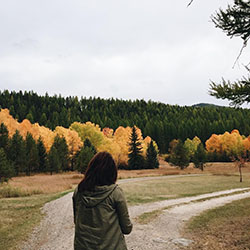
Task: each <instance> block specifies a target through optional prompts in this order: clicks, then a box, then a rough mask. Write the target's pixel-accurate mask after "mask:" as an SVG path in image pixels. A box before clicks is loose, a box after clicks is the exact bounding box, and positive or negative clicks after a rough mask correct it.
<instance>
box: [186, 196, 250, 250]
mask: <svg viewBox="0 0 250 250" xmlns="http://www.w3.org/2000/svg"><path fill="white" fill-rule="evenodd" d="M186 234H188V237H192V238H193V239H194V241H195V243H194V244H193V245H192V246H191V247H190V249H203V248H204V246H205V245H209V246H210V247H211V249H233V250H234V249H235V250H236V249H250V237H249V235H250V199H249V198H247V199H242V200H238V201H234V202H232V203H230V204H227V205H225V206H223V207H218V208H215V209H212V210H208V211H206V212H203V213H202V214H201V215H199V216H197V217H194V218H193V219H191V220H190V222H189V223H188V224H187V226H186ZM201 235H203V237H200V236H201ZM209 249H210V248H209Z"/></svg>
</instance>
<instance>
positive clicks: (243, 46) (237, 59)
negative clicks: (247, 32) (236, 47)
mask: <svg viewBox="0 0 250 250" xmlns="http://www.w3.org/2000/svg"><path fill="white" fill-rule="evenodd" d="M248 39H249V38H247V39H246V40H245V41H244V43H243V45H242V47H241V49H240V53H239V55H238V56H237V58H236V60H235V62H234V64H233V69H234V67H235V65H236V63H237V62H238V61H239V59H240V57H241V55H242V52H243V50H244V48H245V47H246V46H247V41H248ZM247 69H248V68H247Z"/></svg>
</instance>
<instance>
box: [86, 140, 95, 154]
mask: <svg viewBox="0 0 250 250" xmlns="http://www.w3.org/2000/svg"><path fill="white" fill-rule="evenodd" d="M84 147H89V148H91V150H92V151H93V153H94V154H96V153H97V151H96V148H95V147H94V145H93V144H92V143H91V141H90V140H89V139H88V138H87V139H85V141H84Z"/></svg>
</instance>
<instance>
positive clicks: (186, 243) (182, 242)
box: [172, 238, 193, 247]
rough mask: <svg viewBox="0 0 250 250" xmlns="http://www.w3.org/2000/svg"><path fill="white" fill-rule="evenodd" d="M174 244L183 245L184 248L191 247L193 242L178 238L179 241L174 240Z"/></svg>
mask: <svg viewBox="0 0 250 250" xmlns="http://www.w3.org/2000/svg"><path fill="white" fill-rule="evenodd" d="M172 242H173V243H174V244H178V245H182V246H184V247H187V246H189V245H190V244H191V243H192V242H193V241H192V240H188V239H185V238H177V239H173V240H172Z"/></svg>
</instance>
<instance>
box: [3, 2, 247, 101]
mask: <svg viewBox="0 0 250 250" xmlns="http://www.w3.org/2000/svg"><path fill="white" fill-rule="evenodd" d="M0 1H1V5H0V6H1V7H0V31H1V35H0V38H1V39H0V90H4V89H8V90H15V91H19V90H33V91H35V92H38V93H39V94H44V93H45V92H48V93H49V95H54V94H62V95H63V96H69V95H71V96H72V95H73V96H75V95H77V96H79V97H80V96H86V97H90V96H96V97H102V98H111V97H114V98H119V99H132V100H134V99H144V100H149V99H151V100H153V101H158V102H164V103H167V104H178V105H192V104H195V103H200V102H208V103H215V104H220V105H228V102H227V101H221V100H217V99H215V98H214V97H211V96H209V94H208V89H209V82H210V80H214V81H216V82H220V80H221V78H222V77H224V78H226V79H231V80H235V79H239V78H241V76H242V75H243V74H246V70H245V69H244V67H243V66H242V64H244V63H245V64H247V63H248V60H247V59H248V58H247V54H249V48H247V49H245V51H244V53H243V55H242V56H241V58H240V60H239V63H238V64H237V65H236V67H235V68H234V69H232V66H233V64H234V61H235V59H236V58H237V56H238V54H239V51H240V49H241V46H242V41H241V39H240V38H233V39H230V38H229V37H227V36H226V35H225V34H224V33H223V32H222V31H221V30H219V29H216V28H215V27H214V24H213V23H212V22H211V21H210V16H211V14H213V13H215V11H216V10H218V8H219V7H222V8H225V7H226V6H227V3H232V2H233V1H232V0H229V1H227V0H210V1H204V0H194V2H193V4H192V5H191V6H190V7H189V8H187V4H188V2H189V1H188V0H176V1H166V0H154V1H153V0H126V1H125V0H22V1H20V0H8V1H4V0H0Z"/></svg>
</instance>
